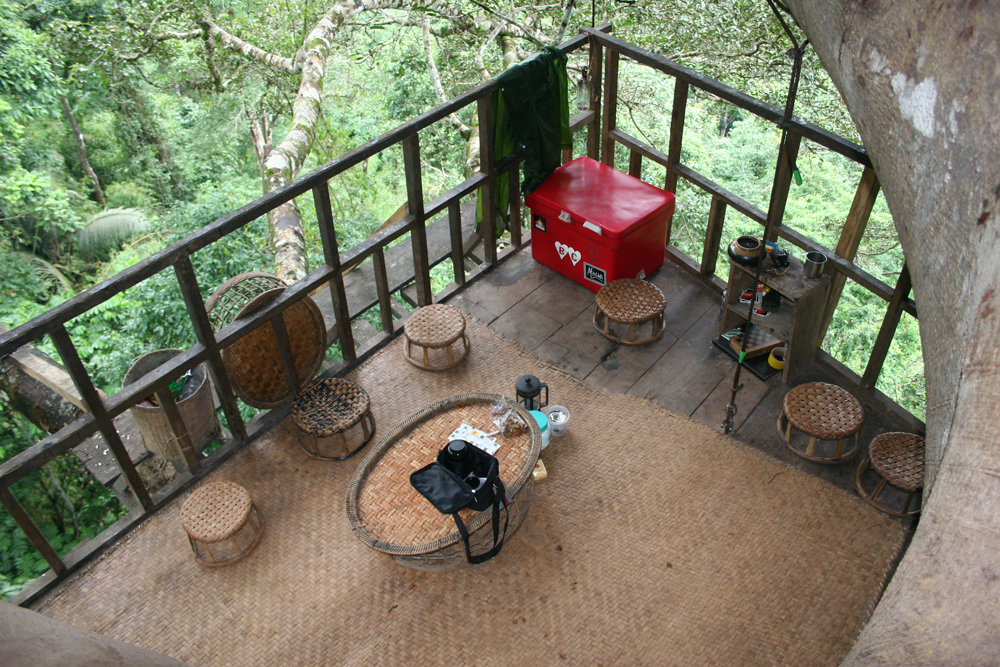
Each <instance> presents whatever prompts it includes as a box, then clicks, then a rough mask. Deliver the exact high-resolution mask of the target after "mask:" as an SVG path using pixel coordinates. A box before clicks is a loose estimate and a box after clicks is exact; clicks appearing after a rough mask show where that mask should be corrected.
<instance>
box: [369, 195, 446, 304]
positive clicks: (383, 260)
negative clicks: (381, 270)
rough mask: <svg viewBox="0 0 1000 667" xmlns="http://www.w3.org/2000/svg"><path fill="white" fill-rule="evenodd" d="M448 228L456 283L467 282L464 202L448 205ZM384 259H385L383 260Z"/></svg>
mask: <svg viewBox="0 0 1000 667" xmlns="http://www.w3.org/2000/svg"><path fill="white" fill-rule="evenodd" d="M448 229H449V231H450V232H451V265H452V269H453V273H454V274H455V284H456V285H464V284H465V253H464V252H463V251H462V240H463V239H462V204H461V203H460V202H457V201H453V202H452V203H451V204H449V205H448ZM383 261H384V260H383Z"/></svg>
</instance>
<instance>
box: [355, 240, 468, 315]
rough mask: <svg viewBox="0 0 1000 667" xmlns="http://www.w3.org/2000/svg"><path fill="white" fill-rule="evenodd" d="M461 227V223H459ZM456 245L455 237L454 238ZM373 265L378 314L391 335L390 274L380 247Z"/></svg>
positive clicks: (373, 256)
mask: <svg viewBox="0 0 1000 667" xmlns="http://www.w3.org/2000/svg"><path fill="white" fill-rule="evenodd" d="M459 224H460V225H461V221H459ZM452 239H453V241H452V242H453V243H454V237H452ZM458 243H459V249H460V250H461V247H462V246H461V243H462V237H461V227H459V237H458ZM372 265H373V268H374V269H375V291H376V292H378V312H379V315H380V316H381V317H382V331H384V332H385V333H387V334H391V333H392V332H393V331H394V330H395V327H394V324H393V321H392V295H391V294H390V293H389V274H388V271H387V270H386V267H385V251H384V250H382V247H381V246H379V247H378V248H376V249H375V254H374V255H372ZM462 282H463V283H464V282H465V274H464V272H463V274H462Z"/></svg>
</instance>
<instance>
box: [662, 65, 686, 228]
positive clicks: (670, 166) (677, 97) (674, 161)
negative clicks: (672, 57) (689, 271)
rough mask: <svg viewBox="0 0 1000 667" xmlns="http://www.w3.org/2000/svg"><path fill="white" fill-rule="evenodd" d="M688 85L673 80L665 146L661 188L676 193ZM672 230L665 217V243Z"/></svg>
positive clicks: (669, 219)
mask: <svg viewBox="0 0 1000 667" xmlns="http://www.w3.org/2000/svg"><path fill="white" fill-rule="evenodd" d="M687 100H688V85H687V83H685V82H684V81H681V80H680V79H679V78H678V79H675V80H674V106H673V110H672V111H671V112H670V143H669V145H668V147H667V177H666V182H665V183H664V185H663V188H664V189H665V190H666V191H667V192H672V193H674V194H677V176H678V174H677V168H676V165H678V164H680V161H681V146H682V145H683V143H684V120H685V116H686V115H687ZM672 231H673V216H670V218H668V219H667V243H668V244H669V243H670V238H671V232H672Z"/></svg>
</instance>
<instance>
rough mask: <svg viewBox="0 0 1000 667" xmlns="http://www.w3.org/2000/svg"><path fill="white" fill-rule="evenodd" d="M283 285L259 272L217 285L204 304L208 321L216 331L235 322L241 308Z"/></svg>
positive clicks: (241, 275)
mask: <svg viewBox="0 0 1000 667" xmlns="http://www.w3.org/2000/svg"><path fill="white" fill-rule="evenodd" d="M284 286H285V283H283V282H281V279H280V278H278V277H277V276H272V275H271V274H270V273H262V272H260V271H251V272H250V273H241V274H240V275H238V276H235V277H233V278H230V279H229V280H227V281H226V282H224V283H222V284H221V285H219V287H218V289H216V290H215V291H214V292H212V296H210V297H208V301H207V302H205V310H207V311H208V319H209V321H210V322H211V323H212V326H213V327H215V330H216V331H218V330H219V329H221V328H222V327H224V326H226V325H227V324H231V323H232V322H233V320H235V319H236V318H237V317H238V316H239V313H240V311H241V310H243V307H244V306H246V305H247V304H248V303H250V302H251V301H253V300H254V299H255V298H257V297H258V296H260V295H261V294H263V293H264V292H267V291H269V290H272V289H274V288H275V287H284Z"/></svg>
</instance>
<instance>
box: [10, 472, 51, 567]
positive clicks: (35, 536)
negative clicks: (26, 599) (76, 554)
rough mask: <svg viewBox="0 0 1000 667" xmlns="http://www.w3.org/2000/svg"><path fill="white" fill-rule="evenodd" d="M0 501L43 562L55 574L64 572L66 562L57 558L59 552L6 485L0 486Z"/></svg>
mask: <svg viewBox="0 0 1000 667" xmlns="http://www.w3.org/2000/svg"><path fill="white" fill-rule="evenodd" d="M0 503H3V506H4V507H5V508H6V509H7V511H8V512H9V513H10V515H11V516H12V517H13V518H14V521H16V522H17V525H18V526H19V527H20V528H21V530H23V531H24V534H25V535H26V536H27V537H28V540H29V541H30V542H31V544H32V545H34V547H35V548H36V549H38V553H40V554H41V555H42V558H44V559H45V562H46V563H48V564H49V567H51V568H52V571H53V572H55V573H56V575H57V576H59V575H62V574H64V573H65V572H66V564H65V563H63V562H62V559H61V558H59V554H57V553H56V550H55V549H53V548H52V545H51V544H49V541H48V540H47V539H45V536H44V535H42V531H40V530H39V529H38V526H36V525H35V522H34V521H32V519H31V517H30V516H29V515H28V513H27V512H25V511H24V507H22V506H21V503H20V502H18V500H17V498H16V497H15V496H14V494H13V493H11V492H10V489H8V488H7V487H0Z"/></svg>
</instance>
